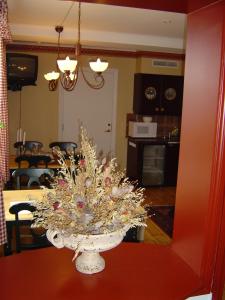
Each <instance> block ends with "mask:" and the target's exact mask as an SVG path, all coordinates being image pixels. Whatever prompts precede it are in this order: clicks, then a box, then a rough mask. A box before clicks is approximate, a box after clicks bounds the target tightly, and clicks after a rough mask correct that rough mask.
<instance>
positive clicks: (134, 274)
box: [0, 243, 199, 300]
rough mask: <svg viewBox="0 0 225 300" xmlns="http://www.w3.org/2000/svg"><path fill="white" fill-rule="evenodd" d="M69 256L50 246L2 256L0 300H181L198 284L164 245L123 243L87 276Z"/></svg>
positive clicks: (0, 261) (192, 274) (64, 251)
mask: <svg viewBox="0 0 225 300" xmlns="http://www.w3.org/2000/svg"><path fill="white" fill-rule="evenodd" d="M73 254H74V253H73V252H72V251H71V250H68V249H56V248H54V247H50V248H45V249H40V250H32V251H25V252H22V253H20V254H15V255H12V256H8V257H2V258H1V259H0V299H1V300H13V299H17V300H20V299H21V300H28V299H29V300H30V299H32V300H45V299H46V300H47V299H48V300H70V299H71V300H72V299H78V300H83V299H85V300H87V299H89V300H90V299H96V300H97V299H98V300H103V299H104V300H109V299H115V300H119V299H124V300H128V299H135V300H137V299H138V300H143V299H152V300H176V299H179V300H181V299H185V298H186V296H188V295H189V294H190V292H191V291H193V290H195V289H196V288H197V286H198V284H199V282H198V278H197V276H196V275H195V274H194V273H193V272H192V270H191V269H189V267H188V266H187V265H186V264H185V263H184V262H183V261H182V260H181V259H179V257H177V256H176V254H174V253H173V252H172V251H171V249H170V247H167V246H157V245H150V244H144V243H122V244H121V245H119V246H118V247H116V248H114V249H112V250H110V251H106V252H103V253H102V256H103V257H104V258H105V262H106V267H105V269H104V270H103V271H102V272H100V273H97V274H92V275H86V274H82V273H79V272H78V271H77V270H76V269H75V266H74V263H73V262H72V261H71V260H72V257H73ZM180 274H182V276H181V275H180Z"/></svg>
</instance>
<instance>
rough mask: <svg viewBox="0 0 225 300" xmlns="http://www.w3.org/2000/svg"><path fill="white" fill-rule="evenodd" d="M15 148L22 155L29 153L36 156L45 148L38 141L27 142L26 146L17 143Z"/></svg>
mask: <svg viewBox="0 0 225 300" xmlns="http://www.w3.org/2000/svg"><path fill="white" fill-rule="evenodd" d="M14 148H16V149H18V150H19V153H20V154H22V153H23V154H25V153H27V152H30V153H32V154H34V153H39V151H40V150H41V148H43V144H42V143H41V142H38V141H25V143H24V144H23V142H16V143H15V144H14Z"/></svg>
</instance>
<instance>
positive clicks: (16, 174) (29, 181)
mask: <svg viewBox="0 0 225 300" xmlns="http://www.w3.org/2000/svg"><path fill="white" fill-rule="evenodd" d="M53 176H54V171H53V170H52V169H42V168H25V169H16V170H14V171H13V173H12V178H13V179H15V180H16V189H17V190H20V189H21V187H22V186H23V187H24V185H25V186H26V188H28V189H29V188H31V186H32V185H33V184H34V183H36V185H38V187H40V186H41V185H45V186H46V187H48V188H50V182H51V179H52V177H53ZM22 183H23V184H24V185H22Z"/></svg>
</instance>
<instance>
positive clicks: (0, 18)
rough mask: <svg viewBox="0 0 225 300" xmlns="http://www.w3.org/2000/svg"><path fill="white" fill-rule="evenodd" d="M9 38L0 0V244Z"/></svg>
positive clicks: (6, 149)
mask: <svg viewBox="0 0 225 300" xmlns="http://www.w3.org/2000/svg"><path fill="white" fill-rule="evenodd" d="M10 40H11V35H10V31H9V27H8V7H7V0H1V1H0V245H2V244H4V243H6V241H7V237H6V224H5V216H4V206H3V196H2V190H3V187H4V183H5V182H6V181H7V180H8V178H9V167H8V164H9V137H8V101H7V76H6V44H7V43H8V42H9V41H10Z"/></svg>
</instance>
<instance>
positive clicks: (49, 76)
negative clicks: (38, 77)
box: [44, 71, 60, 81]
mask: <svg viewBox="0 0 225 300" xmlns="http://www.w3.org/2000/svg"><path fill="white" fill-rule="evenodd" d="M59 75H60V74H59V73H58V72H55V71H52V72H49V73H47V74H45V75H44V77H45V79H46V80H48V81H50V80H57V79H58V78H59Z"/></svg>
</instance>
